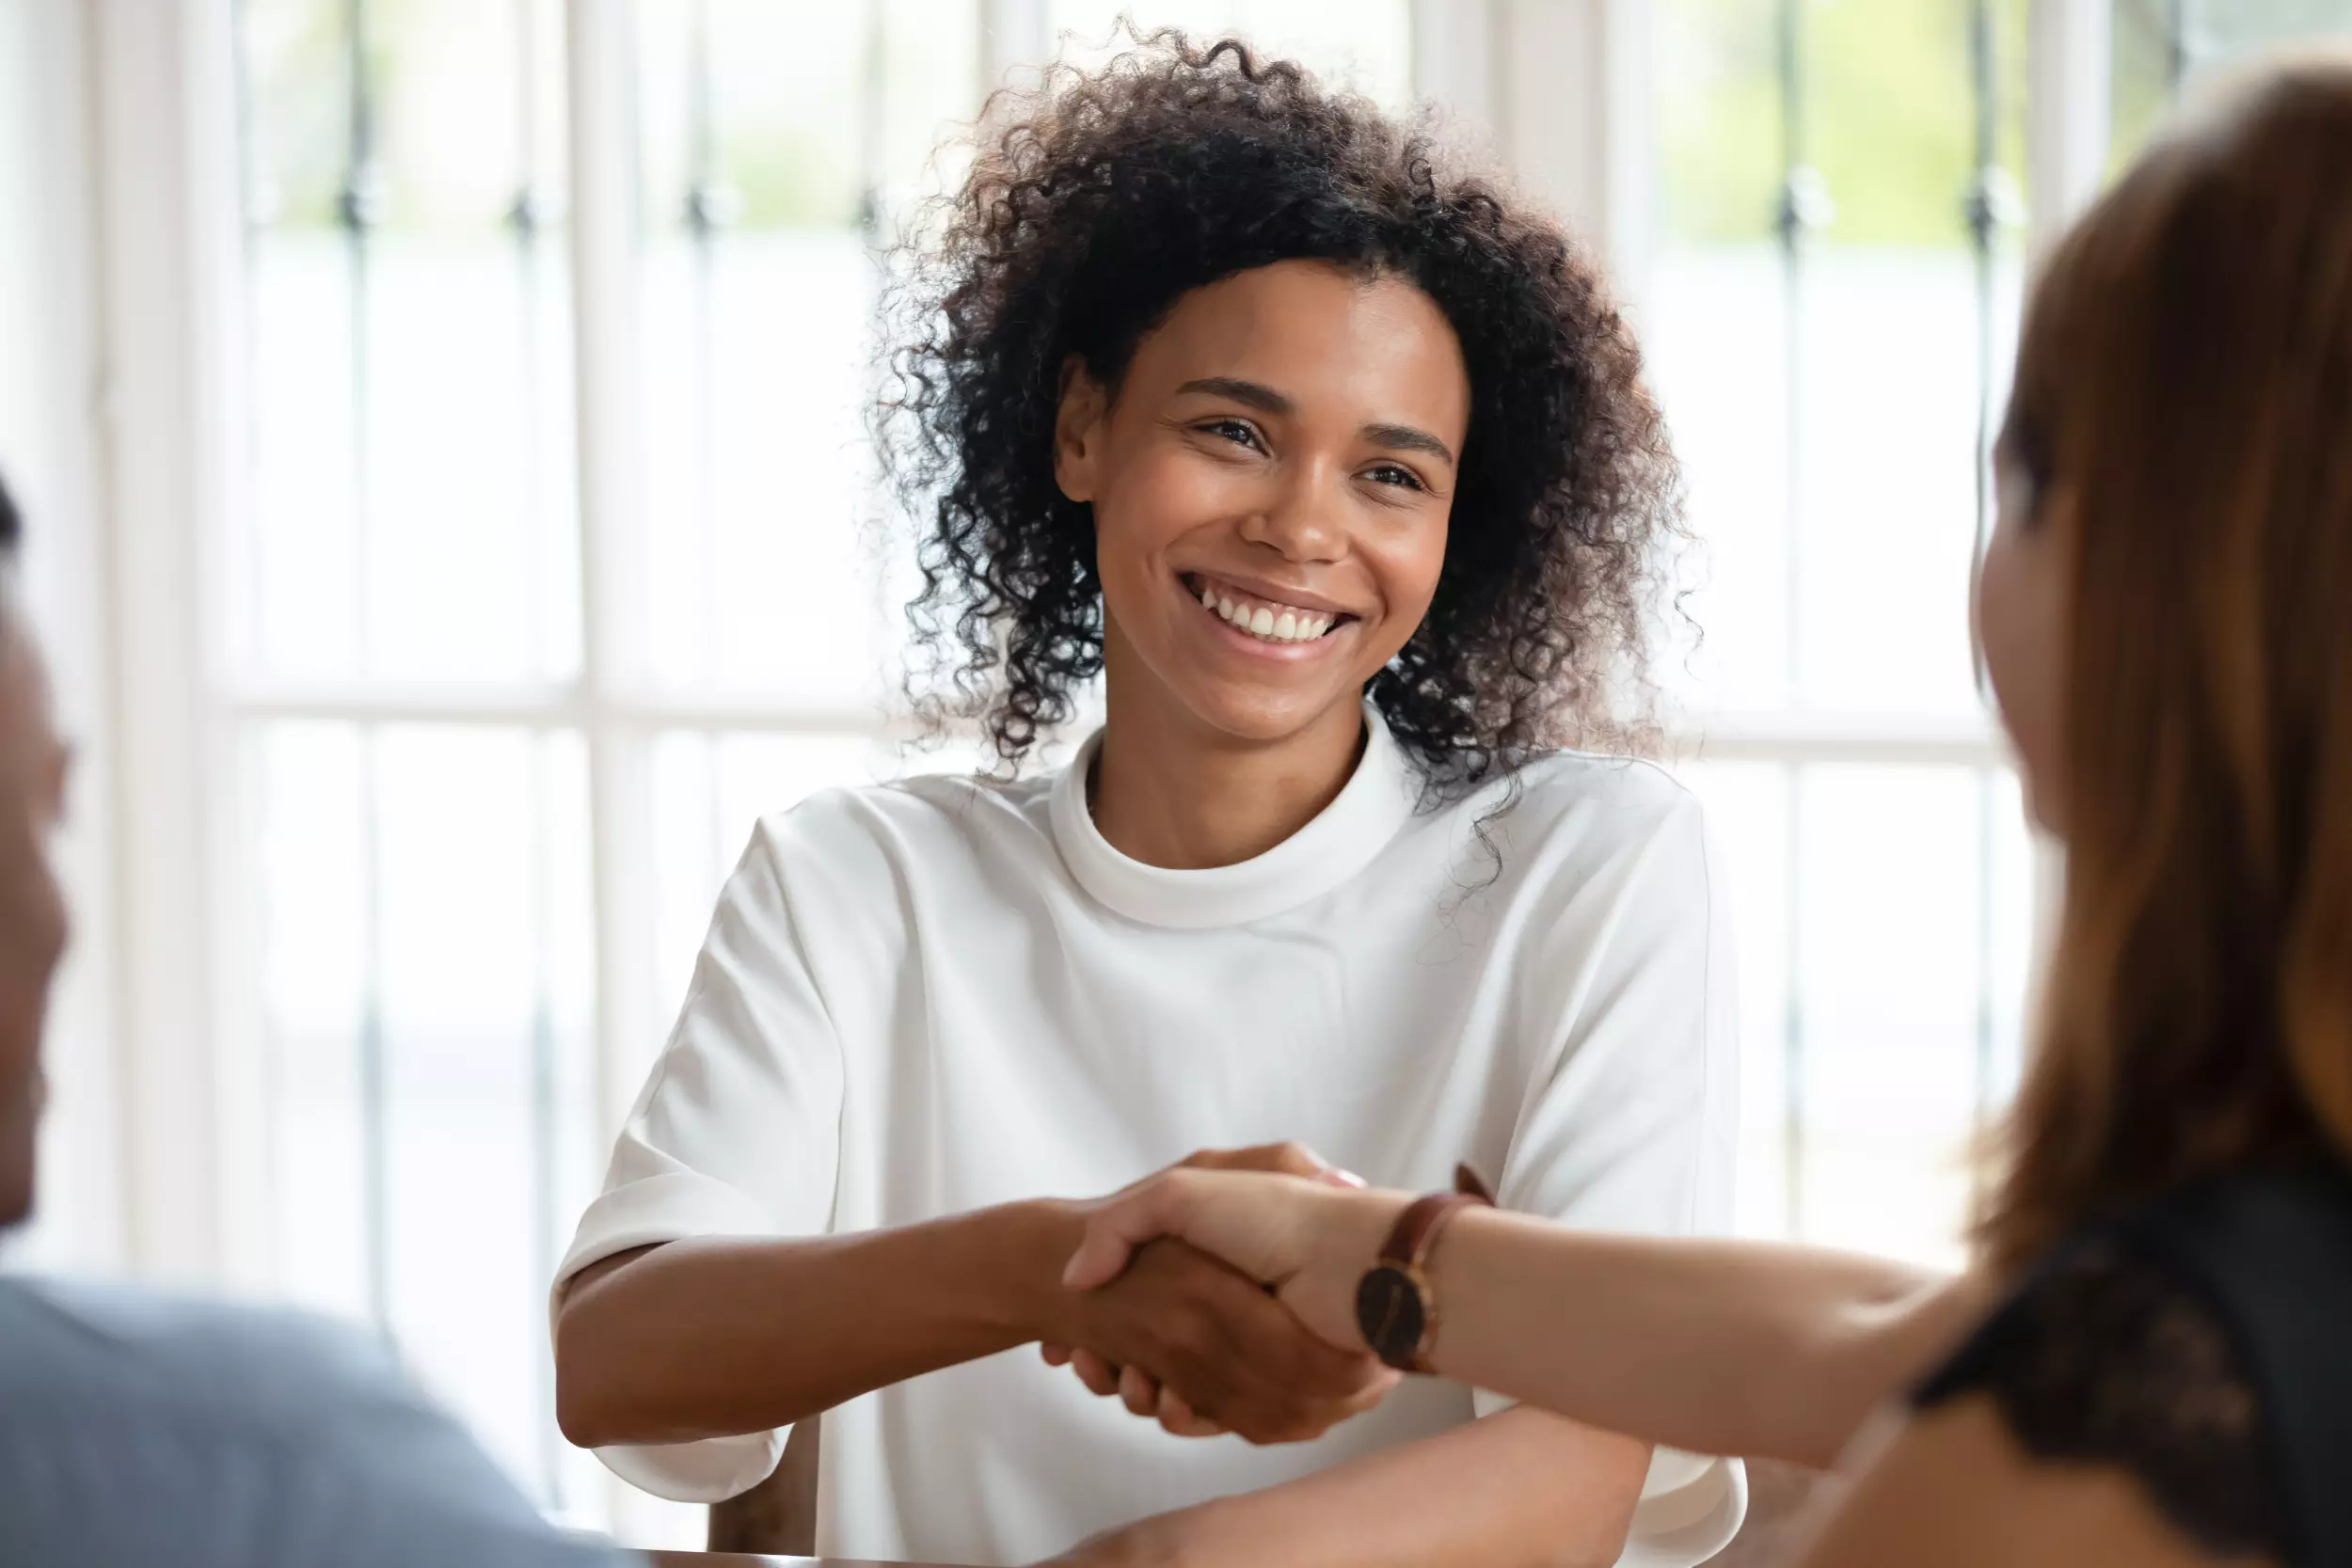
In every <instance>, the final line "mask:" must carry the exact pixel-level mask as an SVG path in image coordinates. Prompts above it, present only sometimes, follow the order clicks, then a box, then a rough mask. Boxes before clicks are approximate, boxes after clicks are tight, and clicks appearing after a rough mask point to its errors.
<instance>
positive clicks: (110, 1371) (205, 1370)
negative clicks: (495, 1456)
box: [0, 1278, 540, 1560]
mask: <svg viewBox="0 0 2352 1568" xmlns="http://www.w3.org/2000/svg"><path fill="white" fill-rule="evenodd" d="M36 1454H38V1455H41V1456H44V1458H43V1462H42V1463H41V1464H40V1465H36V1466H35V1467H34V1468H33V1470H31V1471H27V1470H26V1469H25V1466H24V1462H25V1461H26V1460H27V1459H28V1458H29V1457H30V1456H33V1455H36ZM33 1474H38V1476H39V1478H40V1480H39V1483H38V1484H39V1486H40V1496H39V1497H25V1496H24V1495H22V1494H19V1495H17V1496H15V1497H10V1496H9V1495H8V1494H9V1492H10V1482H11V1481H21V1480H26V1479H28V1478H29V1477H30V1476H31V1475H33ZM120 1497H136V1498H138V1499H140V1501H141V1503H142V1504H143V1505H144V1507H145V1508H146V1509H147V1510H148V1513H149V1514H151V1517H147V1518H144V1519H124V1520H117V1521H115V1522H114V1523H113V1524H111V1525H103V1527H102V1523H100V1522H96V1521H95V1520H94V1516H93V1513H92V1510H93V1509H103V1506H104V1503H105V1501H106V1500H107V1499H111V1498H120ZM305 1499H310V1501H319V1502H322V1503H323V1504H324V1500H332V1504H333V1508H334V1510H335V1511H336V1512H338V1513H341V1514H342V1515H343V1516H345V1517H346V1518H352V1517H357V1516H358V1513H362V1512H368V1511H373V1512H374V1513H384V1512H385V1511H386V1510H387V1509H389V1508H391V1507H393V1506H394V1505H398V1506H400V1507H403V1508H405V1509H406V1510H407V1513H406V1514H405V1517H406V1519H407V1524H408V1528H410V1529H411V1530H412V1531H421V1530H424V1529H425V1528H427V1526H428V1525H432V1524H434V1523H435V1522H438V1523H440V1524H444V1525H446V1524H448V1523H449V1522H450V1521H453V1520H461V1519H462V1520H465V1521H469V1522H470V1525H472V1526H479V1527H482V1528H489V1529H494V1530H499V1531H511V1532H518V1533H516V1541H517V1543H518V1544H521V1545H528V1544H530V1543H532V1541H535V1540H536V1539H537V1538H538V1535H539V1534H540V1531H539V1527H538V1523H537V1517H536V1514H535V1513H533V1511H532V1508H531V1506H530V1504H529V1503H528V1502H527V1501H526V1500H525V1499H524V1498H523V1497H522V1496H521V1495H520V1494H519V1493H518V1492H516V1490H515V1489H514V1487H513V1486H512V1484H511V1483H510V1482H508V1481H506V1479H505V1478H504V1477H503V1476H502V1475H501V1473H500V1472H499V1471H498V1470H497V1468H496V1466H495V1465H492V1464H491V1462H490V1461H489V1459H488V1457H487V1456H486V1455H485V1454H484V1453H483V1451H482V1449H481V1448H480V1447H479V1445H477V1444H476V1443H475V1442H474V1441H473V1439H472V1438H471V1437H470V1436H469V1435H468V1434H467V1433H466V1432H465V1431H464V1429H463V1428H461V1427H459V1426H458V1425H457V1423H456V1422H455V1421H454V1420H453V1419H452V1418H450V1417H448V1416H447V1415H446V1414H444V1413H442V1412H441V1411H439V1410H437V1409H436V1408H435V1407H434V1406H433V1405H431V1404H430V1403H429V1402H426V1401H425V1400H424V1399H423V1398H422V1397H421V1395H420V1394H418V1393H417V1392H416V1391H415V1389H414V1388H413V1386H411V1385H410V1384H409V1382H408V1380H407V1379H406V1377H405V1376H404V1375H403V1374H402V1372H401V1370H400V1369H399V1367H398V1365H397V1364H396V1363H395V1362H394V1360H393V1359H392V1357H391V1355H390V1354H389V1353H388V1352H387V1351H386V1350H385V1349H384V1348H383V1347H382V1346H381V1345H379V1344H378V1343H377V1342H375V1341H374V1340H373V1339H372V1338H369V1337H368V1336H366V1335H364V1334H361V1333H360V1332H358V1330H355V1329H351V1328H347V1327H344V1326H342V1325H340V1324H336V1323H329V1322H327V1321H326V1320H325V1319H321V1318H317V1317H314V1316H311V1315H310V1314H307V1313H302V1312H295V1311H289V1310H284V1309H279V1308H264V1307H246V1306H239V1305H232V1304H229V1303H223V1302H215V1301H207V1300H202V1299H199V1298H194V1297H180V1296H171V1295H165V1294H160V1293H154V1292H148V1291H135V1290H131V1289H127V1288H122V1287H114V1286H106V1285H99V1284H93V1283H85V1282H78V1281H69V1280H57V1279H29V1278H17V1279H8V1280H0V1515H6V1514H8V1513H9V1512H10V1511H11V1510H12V1509H13V1510H15V1511H16V1513H19V1514H21V1515H24V1520H21V1521H20V1522H25V1524H26V1528H32V1529H34V1530H35V1532H36V1534H39V1533H40V1531H41V1530H43V1529H54V1530H56V1531H59V1532H63V1534H64V1535H66V1536H72V1537H73V1538H75V1539H80V1538H82V1537H84V1536H91V1532H92V1531H94V1530H95V1531H96V1532H97V1535H98V1536H105V1535H106V1532H107V1531H108V1530H113V1531H115V1533H117V1534H120V1533H122V1532H123V1531H129V1532H130V1533H131V1534H137V1533H138V1531H140V1530H142V1529H151V1528H163V1529H167V1531H171V1532H182V1533H184V1534H186V1535H188V1537H189V1538H190V1539H191V1540H200V1539H203V1538H204V1529H205V1527H206V1524H207V1522H209V1523H210V1524H214V1525H217V1524H219V1523H220V1522H221V1521H222V1520H223V1519H226V1518H230V1517H234V1516H237V1515H238V1511H239V1510H240V1509H253V1508H261V1507H263V1506H266V1507H268V1508H270V1509H275V1510H278V1511H279V1513H280V1514H281V1516H282V1517H283V1519H284V1520H286V1521H287V1522H288V1523H289V1524H290V1526H291V1524H292V1523H294V1522H298V1521H299V1520H300V1519H302V1518H304V1517H307V1515H306V1514H305V1513H304V1512H303V1510H304V1508H305V1506H306V1504H305ZM264 1500H265V1501H264ZM28 1511H29V1512H28ZM44 1520H45V1521H46V1523H45V1524H44V1523H42V1521H44ZM27 1521H29V1522H27ZM91 1538H93V1539H95V1538H96V1536H91ZM107 1538H108V1539H112V1536H107ZM420 1538H421V1537H420ZM126 1539H127V1537H126ZM5 1555H6V1554H5V1552H0V1556H5ZM192 1560H209V1559H205V1558H202V1557H200V1556H199V1557H197V1558H194V1559H192ZM469 1560H471V1559H469ZM516 1560H533V1559H532V1558H530V1557H528V1556H525V1557H523V1558H517V1559H516Z"/></svg>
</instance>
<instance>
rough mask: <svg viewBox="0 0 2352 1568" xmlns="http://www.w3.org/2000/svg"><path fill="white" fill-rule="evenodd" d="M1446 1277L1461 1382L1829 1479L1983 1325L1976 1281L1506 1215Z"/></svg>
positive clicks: (1443, 1366)
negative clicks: (1879, 1415)
mask: <svg viewBox="0 0 2352 1568" xmlns="http://www.w3.org/2000/svg"><path fill="white" fill-rule="evenodd" d="M1376 1244H1377V1243H1375V1246H1376ZM1435 1265H1436V1279H1437V1291H1438V1300H1439V1302H1440V1303H1441V1304H1442V1308H1443V1310H1444V1313H1445V1320H1444V1323H1443V1326H1442V1327H1441V1329H1440V1331H1439V1333H1438V1340H1437V1344H1436V1347H1435V1352H1434V1358H1435V1360H1436V1363H1437V1365H1438V1368H1439V1369H1440V1370H1443V1371H1444V1372H1445V1373H1446V1374H1447V1375H1449V1376H1452V1377H1457V1378H1460V1379H1461V1380H1463V1381H1464V1382H1467V1383H1470V1384H1474V1385H1476V1386H1480V1387H1485V1388H1493V1389H1495V1390H1496V1391H1498V1392H1500V1393H1505V1394H1509V1395H1512V1396H1514V1397H1516V1398H1518V1399H1523V1400H1526V1401H1527V1402H1530V1403H1533V1404H1539V1405H1542V1406H1543V1407H1545V1408H1546V1409H1550V1410H1560V1411H1564V1412H1568V1413H1572V1414H1574V1415H1576V1416H1578V1417H1580V1418H1583V1419H1585V1420H1589V1421H1593V1422H1595V1423H1596V1424H1598V1425H1601V1426H1607V1427H1611V1428H1613V1429H1615V1430H1619V1431H1629V1432H1637V1433H1641V1434H1642V1435H1643V1436H1645V1437H1647V1438H1649V1439H1651V1440H1652V1441H1654V1442H1660V1443H1664V1444H1667V1445H1669V1446H1672V1447H1675V1448H1680V1449H1692V1450H1693V1451H1696V1452H1699V1453H1725V1454H1756V1455H1760V1456H1764V1457H1769V1458H1773V1459H1786V1460H1791V1461H1794V1462H1796V1463H1799V1464H1804V1465H1814V1466H1817V1467H1826V1466H1828V1465H1832V1464H1834V1463H1836V1458H1837V1456H1838V1454H1839V1453H1840V1452H1841V1451H1842V1450H1843V1449H1845V1447H1846V1444H1847V1443H1848V1441H1849V1440H1850V1439H1851V1437H1852V1436H1853V1434H1854V1433H1855V1432H1856V1431H1857V1430H1858V1429H1859V1428H1860V1427H1861V1426H1862V1423H1863V1422H1864V1420H1865V1419H1866V1418H1867V1417H1868V1416H1869V1414H1870V1412H1871V1411H1872V1410H1874V1409H1876V1408H1877V1407H1878V1406H1879V1405H1880V1404H1881V1403H1883V1402H1884V1401H1885V1400H1886V1399H1888V1398H1889V1397H1890V1396H1892V1395H1894V1394H1896V1393H1898V1392H1899V1391H1900V1390H1901V1389H1902V1388H1903V1387H1904V1386H1907V1385H1908V1384H1909V1383H1911V1382H1912V1381H1914V1380H1915V1379H1916V1378H1918V1377H1920V1376H1922V1375H1924V1374H1925V1373H1926V1372H1927V1371H1928V1370H1930V1369H1931V1366H1932V1364H1933V1363H1934V1362H1935V1360H1936V1359H1937V1358H1938V1357H1939V1356H1941V1355H1942V1354H1944V1353H1945V1352H1946V1351H1947V1350H1948V1349H1949V1347H1950V1346H1951V1345H1953V1344H1954V1343H1956V1342H1957V1341H1958V1339H1959V1338H1960V1336H1961V1335H1962V1333H1963V1331H1964V1330H1965V1329H1966V1328H1967V1327H1968V1325H1969V1324H1970V1323H1973V1322H1974V1321H1975V1320H1976V1318H1977V1317H1978V1315H1979V1312H1980V1310H1981V1307H1980V1305H1979V1300H1980V1298H1979V1291H1978V1290H1977V1288H1976V1286H1975V1284H1974V1283H1973V1282H1972V1281H1967V1280H1954V1279H1951V1278H1949V1277H1947V1276H1941V1275H1932V1274H1929V1273H1926V1272H1924V1271H1920V1270H1916V1269H1913V1268H1910V1267H1907V1266H1905V1265H1902V1264H1899V1263H1892V1262H1888V1261H1885V1260H1883V1259H1875V1258H1867V1257H1860V1256H1856V1255H1853V1254H1848V1253H1838V1252H1831V1251H1826V1250H1823V1249H1820V1248H1811V1247H1797V1246H1783V1245H1770V1244H1765V1243H1741V1242H1720V1241H1698V1240H1681V1239H1660V1238H1651V1237H1630V1236H1622V1237H1621V1236H1592V1235H1582V1234H1579V1233H1577V1232H1575V1231H1571V1230H1566V1229H1564V1228H1562V1227H1558V1226H1552V1225H1547V1224H1544V1223H1543V1222H1541V1221H1539V1220H1533V1219H1529V1218H1526V1217H1525V1216H1522V1215H1517V1214H1502V1213H1495V1212H1472V1213H1468V1214H1464V1215H1463V1216H1461V1218H1460V1219H1458V1220H1456V1221H1455V1222H1454V1226H1453V1227H1452V1228H1451V1229H1450V1230H1449V1231H1448V1232H1447V1234H1446V1235H1445V1237H1444V1238H1443V1244H1442V1245H1441V1246H1440V1247H1439V1248H1438V1253H1437V1257H1436V1259H1435ZM1359 1273H1360V1269H1359Z"/></svg>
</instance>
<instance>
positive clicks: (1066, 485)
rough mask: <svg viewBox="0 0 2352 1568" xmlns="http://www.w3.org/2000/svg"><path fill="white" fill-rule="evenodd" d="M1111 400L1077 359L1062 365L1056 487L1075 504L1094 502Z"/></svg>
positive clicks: (1056, 429) (1056, 430)
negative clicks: (1096, 467) (1104, 418)
mask: <svg viewBox="0 0 2352 1568" xmlns="http://www.w3.org/2000/svg"><path fill="white" fill-rule="evenodd" d="M1109 408H1110V400H1109V399H1108V398H1107V397H1105V396H1104V393H1103V388H1102V385H1101V383H1099V382H1097V381H1096V380H1095V379H1094V378H1093V377H1092V376H1090V375H1089V374H1088V373H1087V368H1086V361H1084V360H1083V359H1080V358H1079V357H1078V356H1076V355H1074V354H1073V355H1072V356H1070V357H1069V358H1067V359H1064V360H1063V361H1062V362H1061V404H1060V407H1059V408H1058V409H1057V411H1056V413H1055V415H1054V483H1056V484H1057V485H1059V486H1060V487H1061V493H1062V494H1063V495H1065V496H1067V497H1069V498H1070V499H1072V500H1073V501H1090V500H1092V499H1094V483H1095V476H1094V466H1095V464H1096V462H1097V461H1099V460H1100V458H1101V456H1102V445H1103V417H1104V414H1106V413H1107V412H1108V411H1109Z"/></svg>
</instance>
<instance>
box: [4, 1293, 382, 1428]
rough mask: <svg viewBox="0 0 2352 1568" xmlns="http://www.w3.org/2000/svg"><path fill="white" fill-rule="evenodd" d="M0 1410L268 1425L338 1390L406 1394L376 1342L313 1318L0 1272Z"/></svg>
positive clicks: (376, 1397)
mask: <svg viewBox="0 0 2352 1568" xmlns="http://www.w3.org/2000/svg"><path fill="white" fill-rule="evenodd" d="M0 1390H4V1391H5V1396H6V1397H0V1409H10V1408H14V1409H22V1408H23V1407H24V1403H25V1402H31V1401H36V1400H42V1399H47V1398H64V1399H70V1400H74V1401H79V1402H84V1403H85V1404H87V1405H92V1406H95V1405H102V1404H103V1403H104V1402H106V1401H108V1400H112V1399H131V1400H135V1401H137V1402H141V1403H143V1404H146V1405H148V1406H150V1407H151V1408H157V1409H169V1408H183V1409H190V1410H200V1411H202V1412H204V1413H205V1415H206V1418H208V1419H211V1420H215V1421H218V1422H221V1423H224V1424H228V1425H242V1424H251V1425H254V1426H257V1427H258V1426H268V1425H273V1424H277V1423H281V1422H283V1421H284V1420H285V1419H286V1418H288V1417H289V1415H290V1413H292V1412H295V1411H299V1410H304V1409H316V1408H317V1407H318V1406H319V1403H320V1402H321V1400H322V1399H333V1398H336V1397H338V1396H345V1397H350V1398H357V1399H363V1400H371V1401H380V1400H394V1401H405V1399H406V1398H407V1397H408V1395H407V1392H406V1385H405V1382H404V1380H403V1379H402V1378H401V1376H400V1373H399V1370H398V1369H397V1368H396V1367H395V1365H394V1364H393V1362H392V1360H391V1358H390V1356H389V1355H388V1354H386V1353H385V1352H384V1351H383V1350H382V1349H381V1348H380V1347H379V1346H377V1345H376V1344H374V1343H373V1341H371V1340H369V1339H367V1338H364V1337H362V1336H360V1335H358V1333H356V1332H355V1331H353V1330H351V1329H347V1328H344V1327H342V1326H341V1325H339V1324H335V1323H329V1322H327V1321H326V1320H325V1319H323V1318H317V1317H313V1316H311V1315H310V1314H307V1313H302V1312H295V1311H289V1310H285V1309H281V1308H268V1307H246V1306H240V1305H234V1304H230V1303H226V1302H217V1301H210V1300H205V1299H202V1298H199V1297H192V1296H175V1295H167V1294H161V1293H157V1292H151V1291H138V1290H133V1289H130V1288H127V1287H121V1286H112V1285H104V1284H98V1283H93V1282H84V1281H73V1280H62V1279H36V1278H30V1277H19V1278H11V1279H8V1280H5V1281H0Z"/></svg>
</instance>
